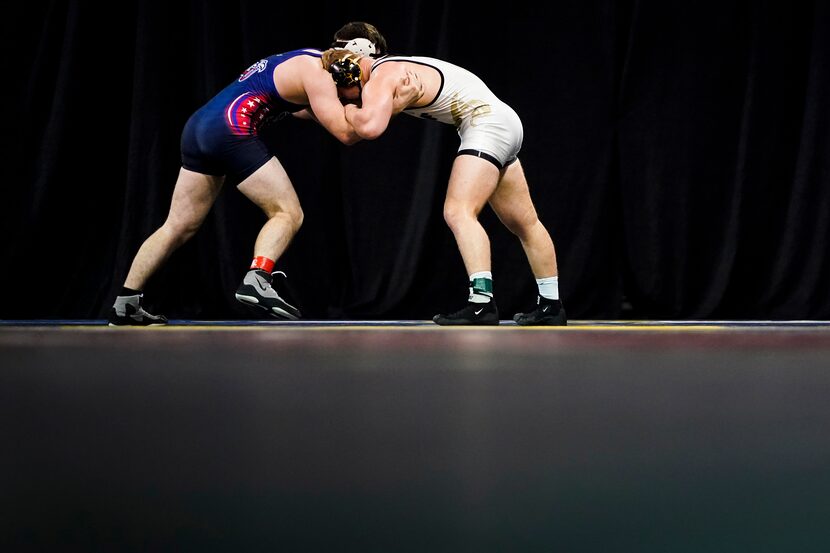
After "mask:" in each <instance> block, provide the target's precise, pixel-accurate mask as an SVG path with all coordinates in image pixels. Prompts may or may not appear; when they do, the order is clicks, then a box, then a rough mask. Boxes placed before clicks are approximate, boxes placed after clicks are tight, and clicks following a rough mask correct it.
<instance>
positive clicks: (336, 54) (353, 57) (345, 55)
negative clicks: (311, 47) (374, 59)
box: [320, 48, 363, 71]
mask: <svg viewBox="0 0 830 553" xmlns="http://www.w3.org/2000/svg"><path fill="white" fill-rule="evenodd" d="M362 57H363V56H361V55H360V54H355V53H354V52H352V51H351V50H346V49H345V48H329V49H328V50H326V51H325V52H323V55H322V56H321V57H320V61H321V62H322V64H323V69H325V70H326V71H328V70H329V67H331V64H333V63H335V62H338V61H343V60H350V61H351V62H352V63H356V64H358V65H360V58H362Z"/></svg>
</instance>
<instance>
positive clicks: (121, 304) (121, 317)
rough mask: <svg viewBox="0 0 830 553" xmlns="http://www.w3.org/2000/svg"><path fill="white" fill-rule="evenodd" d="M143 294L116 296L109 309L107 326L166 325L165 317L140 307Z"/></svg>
mask: <svg viewBox="0 0 830 553" xmlns="http://www.w3.org/2000/svg"><path fill="white" fill-rule="evenodd" d="M142 297H144V295H143V294H136V295H135V296H118V297H117V298H115V304H114V305H113V306H112V309H110V315H109V326H157V325H166V324H167V317H165V316H164V315H153V314H152V313H148V312H147V311H145V309H144V307H142V303H143V302H142V299H141V298H142Z"/></svg>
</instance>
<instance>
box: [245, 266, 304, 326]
mask: <svg viewBox="0 0 830 553" xmlns="http://www.w3.org/2000/svg"><path fill="white" fill-rule="evenodd" d="M275 274H280V275H282V276H285V273H282V272H280V273H275ZM272 282H273V277H272V275H270V274H269V273H267V272H265V271H263V270H261V269H252V270H250V271H248V274H246V275H245V278H244V279H243V280H242V284H240V285H239V288H238V289H237V290H236V299H237V300H239V301H240V302H242V303H244V304H245V305H248V306H250V307H254V308H257V309H262V310H264V311H265V312H266V313H268V314H269V315H271V316H272V317H276V318H278V319H289V320H292V321H295V320H297V319H299V318H300V310H299V309H297V308H296V307H294V306H293V305H291V304H290V303H288V302H287V301H285V300H284V299H282V298H281V297H280V295H279V294H277V291H276V290H274V287H273V286H272V284H271V283H272Z"/></svg>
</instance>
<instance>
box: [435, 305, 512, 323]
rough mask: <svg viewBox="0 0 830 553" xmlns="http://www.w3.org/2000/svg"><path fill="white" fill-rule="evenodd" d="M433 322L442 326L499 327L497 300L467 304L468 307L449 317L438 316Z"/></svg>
mask: <svg viewBox="0 0 830 553" xmlns="http://www.w3.org/2000/svg"><path fill="white" fill-rule="evenodd" d="M432 320H433V322H435V323H437V324H439V325H442V326H450V325H497V324H499V309H498V307H496V300H493V299H491V300H490V301H489V302H487V303H473V302H467V305H466V306H464V307H463V308H461V309H459V310H458V311H456V312H455V313H450V314H449V315H444V314H443V313H442V314H440V315H436V316H434V317H433V318H432Z"/></svg>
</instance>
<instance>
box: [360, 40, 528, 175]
mask: <svg viewBox="0 0 830 553" xmlns="http://www.w3.org/2000/svg"><path fill="white" fill-rule="evenodd" d="M390 61H397V62H407V63H417V64H421V65H426V66H429V67H432V68H434V69H436V70H437V71H438V72H439V73H440V74H441V86H440V88H439V90H438V94H437V95H436V96H435V99H433V100H432V101H431V102H430V103H429V104H428V105H426V106H424V107H420V108H407V109H405V110H404V113H407V114H409V115H412V116H413V117H421V118H423V119H430V120H433V121H439V122H441V123H447V124H450V125H455V127H456V129H457V130H458V136H459V137H461V145H460V146H459V147H458V151H459V152H462V151H465V150H473V151H474V152H469V153H472V154H473V155H477V154H476V152H480V153H482V154H486V155H483V156H481V157H484V158H485V159H488V160H489V161H491V162H493V163H495V164H496V165H497V166H499V168H501V167H504V166H505V165H507V164H509V163H512V162H513V161H515V160H516V156H518V154H519V150H520V149H521V147H522V138H523V131H522V121H521V120H520V119H519V116H518V115H517V114H516V112H515V111H513V109H512V108H511V107H510V106H508V105H507V104H505V103H504V102H502V101H501V100H499V99H498V98H497V97H496V95H495V94H493V92H492V91H491V90H490V89H489V88H487V85H485V84H484V81H482V80H481V79H479V78H478V77H477V76H475V75H474V74H473V73H471V72H470V71H467V70H466V69H464V68H462V67H458V66H457V65H453V64H451V63H449V62H446V61H443V60H439V59H435V58H428V57H423V56H386V57H383V58H380V59H378V60H377V61H376V62H375V63H373V64H372V70H374V69H375V68H376V67H378V66H379V65H381V64H384V63H386V62H390ZM488 156H489V158H494V159H489V158H488Z"/></svg>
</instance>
